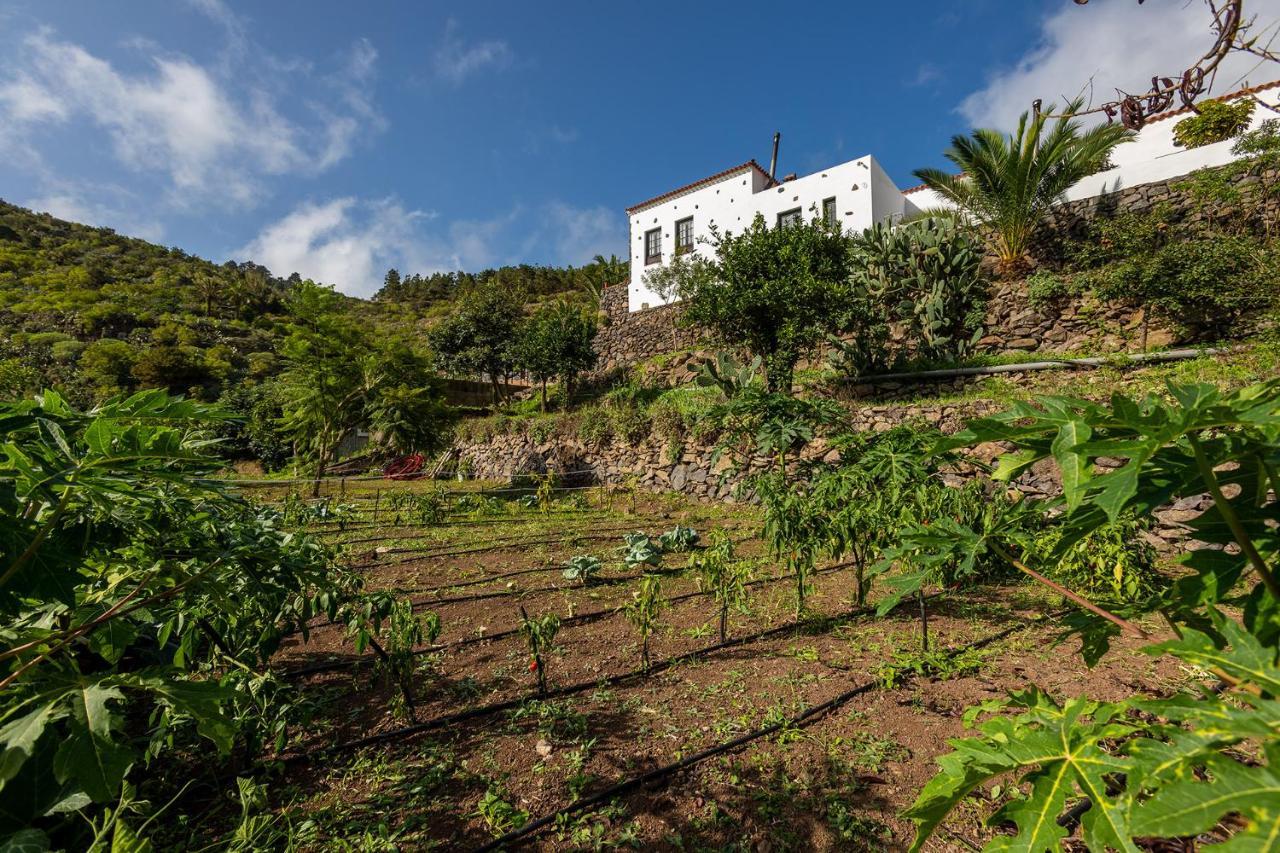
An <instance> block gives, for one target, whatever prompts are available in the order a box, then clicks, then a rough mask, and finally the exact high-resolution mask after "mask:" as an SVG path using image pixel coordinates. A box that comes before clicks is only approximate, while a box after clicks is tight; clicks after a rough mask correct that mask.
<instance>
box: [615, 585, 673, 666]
mask: <svg viewBox="0 0 1280 853" xmlns="http://www.w3.org/2000/svg"><path fill="white" fill-rule="evenodd" d="M664 604H665V602H664V601H663V600H662V579H661V578H659V577H658V576H657V575H645V576H644V578H642V579H641V580H640V589H638V590H637V591H636V592H635V593H633V594H632V598H631V601H629V602H627V604H626V606H625V607H623V613H624V615H625V616H626V617H627V621H628V622H630V623H631V624H632V625H633V626H635V629H636V630H637V631H639V632H640V665H641V668H643V669H644V671H645V672H648V671H649V636H650V635H651V634H652V633H653V628H654V626H655V625H656V624H657V623H658V616H659V615H660V614H661V613H662V609H663V606H664Z"/></svg>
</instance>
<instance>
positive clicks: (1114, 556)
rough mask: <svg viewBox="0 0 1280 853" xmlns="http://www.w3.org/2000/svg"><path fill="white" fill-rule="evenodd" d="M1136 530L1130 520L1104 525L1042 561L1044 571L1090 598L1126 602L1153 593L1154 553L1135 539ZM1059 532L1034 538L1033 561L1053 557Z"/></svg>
mask: <svg viewBox="0 0 1280 853" xmlns="http://www.w3.org/2000/svg"><path fill="white" fill-rule="evenodd" d="M1141 532H1142V526H1141V525H1140V524H1138V522H1137V521H1135V520H1134V519H1132V518H1126V519H1121V520H1118V521H1114V522H1110V523H1108V524H1105V525H1103V526H1101V527H1099V528H1097V529H1096V530H1093V531H1092V532H1090V533H1089V535H1087V536H1085V537H1084V538H1083V539H1081V540H1080V541H1079V542H1076V543H1075V544H1073V545H1071V546H1070V547H1069V548H1067V550H1066V551H1065V552H1064V553H1063V554H1062V555H1061V557H1060V558H1057V559H1052V558H1050V559H1048V560H1046V561H1045V566H1044V572H1045V574H1047V575H1048V576H1049V577H1051V578H1053V579H1054V580H1057V581H1059V582H1061V583H1063V584H1065V585H1066V586H1067V587H1069V588H1071V589H1073V590H1077V591H1079V592H1082V593H1084V594H1085V595H1087V596H1090V597H1094V596H1097V597H1101V598H1105V599H1107V600H1110V601H1116V602H1123V603H1131V602H1139V601H1145V600H1147V599H1149V598H1150V597H1151V596H1152V595H1154V594H1155V592H1156V590H1157V589H1158V583H1159V580H1160V576H1159V574H1157V572H1156V568H1155V566H1156V554H1155V549H1153V548H1152V547H1151V546H1150V545H1149V544H1147V543H1146V542H1145V541H1143V540H1142V539H1141ZM1062 533H1063V531H1062V528H1060V527H1050V528H1048V529H1047V530H1045V531H1044V532H1043V533H1042V534H1041V535H1040V536H1037V537H1036V540H1035V543H1034V545H1033V548H1032V550H1033V551H1034V553H1035V554H1036V556H1037V557H1044V556H1049V555H1053V554H1054V553H1055V550H1056V548H1057V546H1058V543H1059V542H1060V541H1061V540H1062Z"/></svg>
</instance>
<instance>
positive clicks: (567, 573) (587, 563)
mask: <svg viewBox="0 0 1280 853" xmlns="http://www.w3.org/2000/svg"><path fill="white" fill-rule="evenodd" d="M603 568H604V564H603V563H601V562H600V558H599V557H593V556H591V555H590V554H579V555H577V556H576V557H570V558H569V561H568V562H567V563H565V570H564V571H563V572H561V575H562V576H563V577H564V579H565V580H571V581H581V582H582V585H583V586H590V585H591V582H592V581H594V580H595V579H596V575H598V574H600V570H601V569H603Z"/></svg>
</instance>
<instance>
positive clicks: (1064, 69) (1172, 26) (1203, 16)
mask: <svg viewBox="0 0 1280 853" xmlns="http://www.w3.org/2000/svg"><path fill="white" fill-rule="evenodd" d="M1258 5H1259V6H1261V5H1263V4H1258ZM1268 5H1271V7H1272V8H1271V10H1270V12H1265V11H1264V13H1263V14H1261V15H1259V17H1258V23H1257V29H1256V30H1255V32H1256V31H1258V30H1261V29H1262V28H1263V27H1265V26H1267V25H1268V24H1270V23H1272V22H1273V21H1274V18H1275V15H1276V11H1277V10H1276V8H1275V5H1274V3H1271V4H1268ZM1251 11H1257V10H1256V8H1255V9H1253V10H1251ZM1210 22H1211V19H1210V16H1209V11H1208V7H1207V6H1206V5H1205V4H1204V3H1202V2H1198V0H1192V1H1191V2H1188V0H1148V2H1146V3H1145V4H1143V5H1138V4H1137V3H1133V2H1114V0H1113V2H1094V3H1090V4H1088V5H1087V6H1078V5H1076V4H1073V3H1063V4H1061V5H1060V6H1059V8H1058V9H1057V11H1055V12H1053V13H1052V14H1051V15H1049V16H1048V17H1047V18H1046V19H1045V20H1044V22H1043V24H1042V25H1041V33H1040V38H1039V40H1038V43H1037V45H1036V46H1035V47H1034V48H1032V49H1031V50H1030V51H1028V52H1027V53H1026V54H1025V55H1023V56H1022V58H1021V59H1019V60H1018V62H1017V63H1016V64H1015V65H1014V66H1013V67H1012V68H1006V69H1002V70H1000V71H997V72H995V73H994V74H992V75H991V76H990V77H989V78H988V80H987V82H986V85H985V86H983V87H982V88H981V89H979V90H978V91H976V92H974V93H973V94H971V95H969V96H968V97H967V98H965V99H964V101H962V102H961V104H960V107H959V112H960V114H961V115H963V116H964V117H965V118H966V119H967V120H968V121H969V122H971V123H972V124H973V125H974V126H975V127H995V128H999V129H1005V130H1008V129H1010V128H1012V127H1013V126H1014V125H1015V124H1017V119H1018V116H1019V115H1020V114H1021V113H1023V112H1025V111H1027V110H1029V109H1031V102H1032V101H1034V100H1035V99H1036V98H1040V99H1042V100H1043V101H1044V102H1045V103H1046V104H1049V103H1050V102H1054V101H1056V102H1057V103H1058V104H1062V103H1064V102H1066V101H1067V100H1069V99H1070V98H1072V97H1075V96H1077V95H1082V96H1084V97H1085V98H1086V101H1091V102H1092V103H1094V104H1100V103H1103V102H1105V101H1107V100H1111V99H1112V98H1113V97H1114V96H1115V91H1114V90H1115V89H1116V88H1120V89H1124V90H1126V91H1128V92H1130V93H1133V94H1140V93H1142V92H1145V91H1147V89H1148V88H1150V85H1151V78H1152V76H1161V77H1174V78H1175V79H1176V78H1177V77H1178V76H1179V75H1181V73H1182V71H1183V70H1184V69H1186V68H1187V67H1188V66H1189V65H1191V63H1192V62H1194V61H1195V60H1196V59H1198V58H1199V57H1200V56H1202V55H1203V54H1204V53H1205V51H1206V50H1207V49H1208V48H1209V47H1210V45H1211V44H1212V43H1213V39H1214V36H1213V34H1212V33H1211V32H1210V29H1209V25H1210ZM1254 65H1255V61H1251V60H1249V59H1248V58H1247V57H1244V56H1241V55H1238V54H1237V55H1232V56H1231V57H1229V58H1228V59H1227V60H1226V61H1225V62H1224V63H1223V66H1222V68H1221V69H1220V70H1219V72H1218V77H1217V83H1216V86H1215V87H1214V91H1215V92H1217V93H1218V94H1221V93H1224V92H1227V91H1230V89H1231V88H1234V87H1235V84H1236V83H1237V82H1238V81H1239V80H1240V78H1241V76H1242V75H1245V74H1247V73H1249V71H1250V69H1251V68H1252V67H1253V66H1254ZM1259 73H1261V74H1264V75H1267V79H1271V78H1273V77H1275V76H1276V75H1275V73H1274V69H1262V70H1261V71H1260V72H1259ZM1251 82H1254V83H1259V82H1263V81H1262V80H1261V79H1259V80H1254V81H1251Z"/></svg>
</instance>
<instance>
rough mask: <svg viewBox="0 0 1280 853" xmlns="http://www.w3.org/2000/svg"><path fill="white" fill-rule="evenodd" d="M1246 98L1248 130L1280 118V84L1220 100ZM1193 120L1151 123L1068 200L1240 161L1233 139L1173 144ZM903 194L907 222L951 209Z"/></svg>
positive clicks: (927, 192)
mask: <svg viewBox="0 0 1280 853" xmlns="http://www.w3.org/2000/svg"><path fill="white" fill-rule="evenodd" d="M1241 98H1254V99H1255V100H1258V101H1261V102H1262V103H1260V104H1259V105H1258V106H1256V107H1255V108H1254V110H1253V117H1252V118H1251V119H1250V124H1249V130H1255V129H1257V127H1258V126H1259V125H1261V124H1262V123H1263V122H1264V121H1266V120H1267V119H1272V118H1280V113H1277V112H1273V111H1272V110H1270V109H1267V107H1266V106H1264V105H1270V106H1273V107H1275V106H1278V105H1280V80H1275V81H1273V82H1271V83H1264V84H1262V85H1261V86H1252V87H1250V88H1247V89H1240V90H1239V91H1236V92H1231V93H1229V94H1226V95H1222V96H1220V97H1218V98H1216V99H1215V100H1221V101H1236V100H1239V99H1241ZM1189 115H1191V110H1189V109H1187V108H1186V107H1183V108H1181V109H1176V110H1170V111H1169V112H1166V113H1160V114H1159V115H1156V116H1152V117H1151V118H1149V119H1147V123H1146V125H1144V126H1143V128H1142V130H1140V131H1138V133H1137V134H1136V135H1135V136H1134V138H1133V141H1132V142H1126V143H1124V144H1123V145H1120V146H1118V147H1117V148H1116V149H1115V151H1114V152H1113V153H1112V154H1111V162H1112V163H1113V164H1114V168H1111V169H1108V170H1107V171H1105V172H1098V173H1097V174H1096V175H1090V176H1089V177H1087V178H1085V179H1084V180H1083V181H1081V182H1080V183H1078V184H1076V185H1075V186H1073V187H1072V188H1071V189H1069V190H1067V196H1066V200H1067V201H1078V200H1080V199H1084V198H1094V197H1095V196H1100V195H1105V194H1106V193H1112V192H1115V191H1116V190H1122V189H1126V188H1128V187H1136V186H1140V185H1142V184H1153V183H1157V182H1159V181H1167V180H1169V179H1171V178H1178V177H1181V176H1183V175H1189V174H1191V173H1192V172H1194V171H1195V170H1196V169H1203V168H1205V167H1206V166H1225V165H1226V164H1227V163H1230V162H1231V161H1232V160H1234V159H1235V155H1233V154H1232V153H1231V149H1232V147H1233V146H1234V145H1235V141H1234V140H1231V139H1228V140H1226V141H1225V142H1214V143H1212V144H1209V145H1202V146H1200V147H1199V148H1182V147H1180V146H1178V145H1176V144H1175V143H1174V139H1173V128H1174V127H1175V126H1176V125H1177V124H1178V121H1180V120H1181V119H1184V118H1186V117H1187V116H1189ZM904 194H905V195H906V207H905V210H904V213H905V214H906V215H907V216H911V215H913V214H916V213H919V212H921V211H924V210H929V209H930V208H937V207H946V206H948V203H947V202H945V201H944V200H943V199H941V198H939V197H938V195H937V194H936V193H934V191H933V190H931V189H928V188H926V187H912V188H911V189H909V190H906V191H905V193H904Z"/></svg>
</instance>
